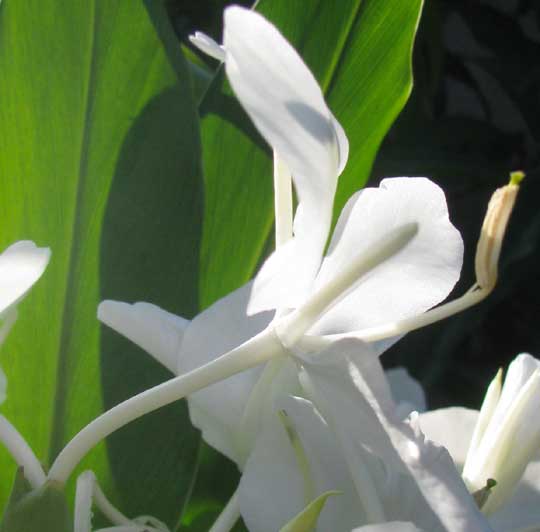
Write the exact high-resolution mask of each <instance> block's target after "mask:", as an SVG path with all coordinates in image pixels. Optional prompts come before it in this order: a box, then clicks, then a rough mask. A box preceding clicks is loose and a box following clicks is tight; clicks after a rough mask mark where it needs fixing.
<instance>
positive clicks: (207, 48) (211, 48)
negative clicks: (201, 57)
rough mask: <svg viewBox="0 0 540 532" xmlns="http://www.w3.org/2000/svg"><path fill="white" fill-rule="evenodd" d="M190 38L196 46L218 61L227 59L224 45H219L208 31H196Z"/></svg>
mask: <svg viewBox="0 0 540 532" xmlns="http://www.w3.org/2000/svg"><path fill="white" fill-rule="evenodd" d="M189 40H190V41H191V43H192V44H193V45H194V46H196V47H197V48H198V49H199V50H201V51H202V52H204V53H205V54H207V55H209V56H210V57H213V58H214V59H217V60H218V61H225V58H226V53H225V49H224V48H223V46H221V45H219V44H218V43H217V42H216V41H214V39H212V37H209V36H208V35H206V33H203V32H202V31H196V32H195V33H194V34H193V35H190V36H189Z"/></svg>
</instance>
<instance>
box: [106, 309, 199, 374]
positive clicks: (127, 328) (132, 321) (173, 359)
mask: <svg viewBox="0 0 540 532" xmlns="http://www.w3.org/2000/svg"><path fill="white" fill-rule="evenodd" d="M97 316H98V319H99V320H100V321H101V322H103V323H104V324H105V325H107V326H109V327H110V328H111V329H113V330H115V331H116V332H118V333H120V334H122V335H123V336H125V337H126V338H128V339H129V340H131V341H132V342H133V343H135V344H137V345H138V346H139V347H141V348H142V349H144V350H145V351H146V352H147V353H149V354H151V355H152V356H153V357H154V358H155V359H156V360H157V361H158V362H160V363H161V364H162V365H163V366H165V367H166V368H167V369H168V370H170V371H171V372H172V373H176V371H177V366H178V360H177V358H178V354H179V350H180V344H181V342H182V339H183V335H184V331H185V328H186V327H187V325H188V323H189V321H188V320H185V319H184V318H181V317H179V316H175V315H174V314H171V313H170V312H167V311H165V310H163V309H161V308H159V307H158V306H156V305H152V304H151V303H144V302H139V303H134V304H132V305H130V304H129V303H123V302H121V301H111V300H105V301H102V302H101V303H100V304H99V306H98V312H97Z"/></svg>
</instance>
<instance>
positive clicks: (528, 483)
mask: <svg viewBox="0 0 540 532" xmlns="http://www.w3.org/2000/svg"><path fill="white" fill-rule="evenodd" d="M494 489H497V487H495V488H494ZM539 501H540V461H538V460H536V461H535V462H531V463H530V464H529V465H528V466H527V469H526V470H525V474H524V475H523V478H522V479H521V481H520V482H519V484H518V486H517V488H516V491H515V492H514V494H513V495H512V497H511V498H510V500H509V501H508V502H506V503H505V504H504V505H503V506H501V508H499V510H497V511H496V512H495V513H494V514H493V515H490V516H489V521H490V523H491V525H492V526H493V529H494V530H495V531H496V532H511V531H516V530H540V504H539Z"/></svg>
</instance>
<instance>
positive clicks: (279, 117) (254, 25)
mask: <svg viewBox="0 0 540 532" xmlns="http://www.w3.org/2000/svg"><path fill="white" fill-rule="evenodd" d="M224 19H225V25H224V39H223V44H224V47H225V49H226V52H227V59H226V62H225V68H226V72H227V76H228V78H229V81H230V83H231V85H232V87H233V90H234V92H235V94H236V95H237V97H238V99H239V100H240V103H241V104H242V105H243V107H244V108H245V109H246V111H247V113H248V114H249V116H250V118H251V119H252V120H253V122H254V124H255V126H256V127H257V129H258V130H259V131H260V132H261V134H262V135H263V137H264V138H265V139H266V141H267V142H268V143H269V144H270V146H271V147H272V149H273V150H274V151H275V152H277V153H279V156H280V157H281V158H282V159H283V161H284V162H285V164H286V166H287V168H288V169H289V170H290V172H291V174H292V178H293V182H294V185H295V188H296V192H297V196H298V200H299V207H298V210H297V212H296V217H295V221H294V238H293V240H292V242H291V244H290V245H289V246H288V249H287V250H285V249H279V250H278V251H277V252H276V253H277V254H278V255H281V254H284V255H286V257H287V259H282V258H274V259H272V260H271V261H269V262H267V263H265V265H263V268H262V271H261V273H260V275H259V276H258V277H257V279H256V281H255V284H254V294H253V298H252V301H251V303H250V309H249V311H250V313H255V312H258V311H261V310H269V309H274V308H278V307H292V306H296V305H297V304H298V303H299V302H300V301H301V300H302V299H303V297H305V294H306V292H307V291H308V290H309V288H310V287H311V283H312V281H313V279H314V278H315V274H316V272H317V270H318V268H319V265H320V261H321V258H322V252H323V249H324V246H325V244H326V240H327V237H328V231H329V229H330V223H331V219H332V205H333V200H334V193H335V190H336V184H337V177H338V173H339V169H340V167H342V166H344V164H345V159H346V154H347V151H348V148H347V144H346V138H345V134H344V133H343V130H342V129H341V127H337V126H336V125H335V119H334V117H333V116H332V114H331V112H330V110H329V109H328V107H327V105H326V103H325V101H324V97H323V94H322V92H321V89H320V87H319V85H318V83H317V81H316V80H315V78H314V77H313V74H312V73H311V72H310V70H309V69H308V68H307V66H306V65H305V63H304V62H303V60H302V58H301V57H300V56H299V55H298V53H297V52H296V51H295V50H294V48H293V47H292V46H291V45H290V44H289V43H288V42H287V41H286V39H285V38H284V37H283V36H282V35H281V33H279V31H278V30H277V29H276V28H275V27H274V26H273V25H272V24H271V23H270V22H268V21H267V20H266V19H265V18H264V17H262V16H261V15H259V14H258V13H255V12H253V11H250V10H247V9H244V8H241V7H238V6H233V7H229V8H227V9H226V10H225V17H224ZM293 264H294V267H293ZM284 286H286V287H285V288H283V287H284Z"/></svg>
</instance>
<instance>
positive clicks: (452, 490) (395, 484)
mask: <svg viewBox="0 0 540 532" xmlns="http://www.w3.org/2000/svg"><path fill="white" fill-rule="evenodd" d="M362 351H363V347H362V344H361V343H360V342H357V341H356V342H355V341H353V340H344V341H342V342H338V343H336V344H334V345H333V346H332V347H330V348H329V349H328V350H327V351H326V352H323V353H321V354H320V355H319V356H318V357H317V358H316V359H313V362H312V363H305V366H304V367H305V373H304V378H305V379H306V381H307V383H308V387H310V389H311V390H312V393H313V396H314V398H315V403H316V405H317V407H318V409H319V410H320V411H321V412H322V414H323V416H324V418H325V419H326V421H327V422H328V423H329V425H330V426H333V428H334V430H335V432H336V435H337V437H338V440H339V442H340V444H341V446H342V448H343V450H344V453H345V455H346V456H347V459H348V462H349V464H350V466H351V467H354V466H355V463H356V461H357V457H358V456H362V454H363V464H364V466H366V467H367V469H368V471H369V474H370V477H371V482H372V486H374V488H375V489H376V490H377V496H378V498H379V500H380V501H381V504H382V506H383V509H384V513H385V518H386V519H388V520H403V521H410V522H413V523H415V524H416V525H417V526H418V527H420V528H422V529H424V530H429V531H431V532H436V531H441V532H442V531H447V530H452V531H455V532H465V531H467V532H469V531H470V532H473V531H482V530H489V526H488V524H487V522H486V521H485V519H484V518H483V516H482V515H481V513H480V512H479V510H478V508H477V507H476V505H475V503H474V501H473V499H472V497H471V496H470V495H469V493H468V491H467V488H466V487H465V485H464V483H463V481H462V479H461V476H460V474H459V472H458V471H457V469H456V468H455V466H454V463H453V462H452V459H451V458H450V455H449V454H448V452H447V451H446V450H445V449H444V448H442V447H439V446H437V445H435V444H433V443H432V442H430V441H428V440H425V438H424V436H423V434H422V433H421V432H420V430H419V428H418V426H417V425H416V424H415V423H413V422H411V423H407V422H402V421H401V420H399V419H397V418H396V416H395V413H393V411H392V409H391V408H390V406H391V403H388V405H387V406H385V405H384V403H379V401H378V398H377V395H375V394H374V393H373V391H372V388H371V382H370V379H371V374H372V372H373V369H372V368H370V364H369V363H367V362H366V361H365V358H366V356H365V353H363V352H362ZM370 361H371V366H374V365H375V364H377V363H378V360H377V359H376V358H373V357H370ZM366 369H368V370H369V372H368V373H367V375H366V373H365V371H366ZM370 456H371V457H372V460H371V461H369V457H370ZM377 459H378V460H377ZM353 471H354V470H353ZM360 473H364V472H363V471H360V470H358V473H357V474H360ZM363 481H364V482H366V478H365V474H364V477H363Z"/></svg>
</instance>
